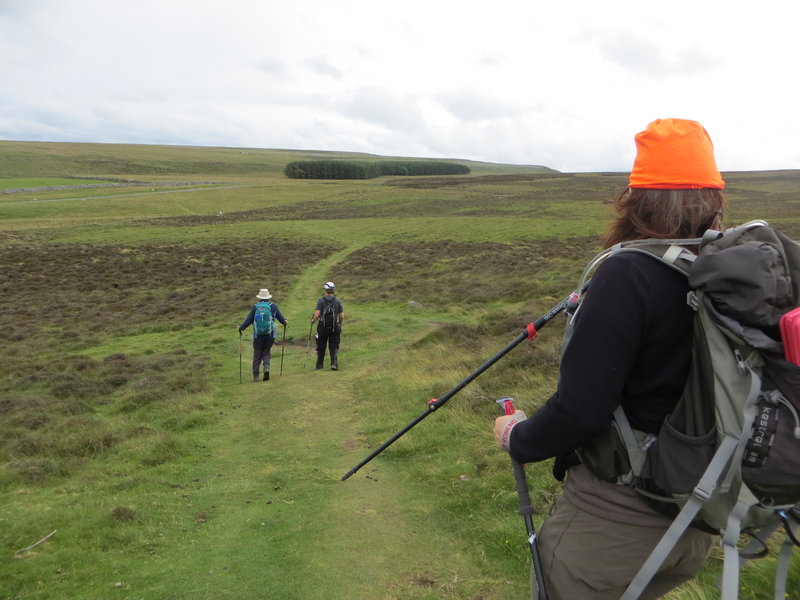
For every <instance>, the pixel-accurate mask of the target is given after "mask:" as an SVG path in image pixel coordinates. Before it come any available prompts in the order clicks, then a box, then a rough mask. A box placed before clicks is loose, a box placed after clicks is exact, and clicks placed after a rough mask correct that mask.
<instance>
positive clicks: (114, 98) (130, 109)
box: [0, 0, 800, 176]
mask: <svg viewBox="0 0 800 600" xmlns="http://www.w3.org/2000/svg"><path fill="white" fill-rule="evenodd" d="M798 6H800V5H798V4H797V0H775V1H772V0H765V1H764V2H760V3H753V2H743V1H741V2H740V1H738V0H725V1H717V0H711V1H706V0H692V1H686V0H671V1H670V2H648V1H647V0H635V1H628V0H620V1H618V0H605V1H599V0H567V1H563V2H561V1H558V0H555V1H554V0H548V1H547V2H542V1H539V0H492V1H481V2H479V1H472V0H400V1H397V2H390V1H386V0H185V1H184V0H0V139H5V140H31V141H69V142H76V141H77V142H111V143H141V144H180V145H203V146H233V147H251V148H253V147H254V148H292V149H311V150H341V151H358V152H369V153H374V154H380V155H390V156H417V157H446V158H466V159H473V160H482V161H490V162H503V163H514V164H537V165H546V166H549V167H552V168H554V169H558V170H560V171H602V170H605V171H627V170H629V169H630V166H631V164H632V161H633V156H634V144H633V135H634V134H635V133H636V132H638V131H641V130H642V129H644V127H645V126H646V125H647V123H648V122H650V121H652V120H653V119H656V118H666V117H682V118H690V119H696V120H698V121H700V122H701V123H702V124H703V125H704V126H705V127H706V129H707V130H708V131H709V133H710V135H711V137H712V139H713V141H714V144H715V147H716V152H717V161H718V164H719V167H720V169H722V170H754V169H797V168H800V118H799V117H798V109H797V106H798V104H799V102H798V94H799V91H798V87H800V84H798V78H797V72H798V69H799V68H800V65H799V64H798V62H799V59H800V52H799V50H800V42H798V37H799V36H798V31H797V23H798V11H799V10H800V9H798V8H797V7H798ZM0 176H2V173H0Z"/></svg>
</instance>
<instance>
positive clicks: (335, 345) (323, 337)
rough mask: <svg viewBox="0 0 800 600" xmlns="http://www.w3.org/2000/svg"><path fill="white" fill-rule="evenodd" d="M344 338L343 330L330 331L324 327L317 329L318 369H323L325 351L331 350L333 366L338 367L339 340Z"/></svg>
mask: <svg viewBox="0 0 800 600" xmlns="http://www.w3.org/2000/svg"><path fill="white" fill-rule="evenodd" d="M341 336H342V331H341V330H336V329H334V330H330V329H324V328H322V327H318V328H317V368H318V369H321V368H322V366H323V363H324V362H325V349H326V348H327V349H329V350H330V354H331V366H334V365H335V366H338V363H337V360H338V353H339V339H340V338H341Z"/></svg>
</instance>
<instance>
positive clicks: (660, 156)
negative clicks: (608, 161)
mask: <svg viewBox="0 0 800 600" xmlns="http://www.w3.org/2000/svg"><path fill="white" fill-rule="evenodd" d="M635 142H636V148H637V154H636V159H635V161H634V164H633V169H632V170H631V173H630V178H629V186H628V188H627V189H625V190H624V191H623V192H622V193H620V194H619V195H618V196H617V198H616V199H615V203H614V207H615V209H616V211H617V217H616V219H615V220H614V221H613V222H612V223H611V225H610V227H609V230H608V232H607V235H606V240H605V244H606V247H611V246H613V245H614V244H616V243H618V242H621V241H628V240H636V239H646V238H660V239H673V238H696V237H701V236H702V235H703V233H704V232H705V231H706V230H708V229H720V228H721V218H722V213H723V209H724V208H725V204H726V202H725V197H724V195H723V192H722V190H723V188H724V185H725V184H724V181H723V180H722V177H721V175H720V172H719V170H718V169H717V166H716V161H715V159H714V150H713V145H712V142H711V139H710V137H709V136H708V133H707V132H706V130H705V129H704V128H703V126H702V125H700V124H699V123H697V122H696V121H690V120H685V119H660V120H656V121H653V122H652V123H650V124H649V125H648V126H647V128H646V129H645V130H644V131H642V132H641V133H639V134H637V135H636V136H635ZM688 291H689V288H688V283H687V280H686V277H685V276H684V275H683V274H681V273H679V272H677V271H674V270H672V269H670V268H668V267H665V266H664V265H663V264H660V263H659V262H658V261H655V260H653V259H652V258H651V257H649V256H646V255H644V254H642V253H638V252H622V253H619V254H614V255H612V256H611V257H609V258H608V259H607V260H606V261H605V262H603V263H602V264H601V265H600V266H599V268H598V269H597V271H596V272H595V274H594V276H593V278H592V282H591V287H590V288H589V292H588V293H587V294H586V296H585V298H584V299H583V301H582V303H581V306H580V309H579V310H578V311H577V312H576V313H575V315H574V317H573V321H572V324H573V328H572V334H571V338H570V340H569V343H568V344H567V345H566V347H565V349H564V351H563V356H562V359H561V365H560V371H559V382H558V386H557V389H556V391H555V393H554V394H553V395H552V396H551V397H550V398H549V399H548V400H547V402H546V403H545V404H544V405H543V406H542V408H540V409H539V410H538V411H536V412H535V413H534V414H533V415H532V416H531V417H530V418H527V417H526V415H525V413H524V412H522V411H520V410H518V411H516V413H515V414H513V415H509V416H502V417H499V418H498V419H497V420H496V422H495V427H494V434H495V438H496V440H497V442H498V445H499V446H500V448H501V449H503V450H506V451H508V452H509V453H510V454H511V456H512V457H513V458H514V459H515V460H516V461H518V462H520V463H523V464H524V463H531V462H538V461H542V460H546V459H550V458H554V459H555V462H554V466H553V474H554V476H555V477H556V479H558V480H561V481H564V480H566V483H565V485H564V488H563V493H562V494H561V495H560V496H559V497H558V498H557V500H556V502H555V505H554V507H553V508H552V510H551V512H550V515H549V516H548V517H547V518H546V519H545V521H544V523H543V524H542V526H541V528H540V531H539V536H538V541H537V543H538V550H539V554H540V556H541V566H542V572H543V576H544V582H545V585H546V589H547V593H548V597H549V599H550V600H573V599H583V598H586V599H588V598H592V599H593V600H605V599H607V600H612V599H613V600H616V599H618V598H619V597H620V596H621V595H622V594H623V592H624V591H625V589H626V588H627V586H628V584H630V582H631V581H632V579H633V577H634V576H635V575H636V573H637V571H638V570H639V567H640V566H641V565H642V563H643V562H644V560H645V559H646V558H647V556H648V555H649V554H650V552H651V551H652V550H653V548H654V547H655V545H656V544H657V543H658V541H659V540H660V539H661V537H662V535H663V534H664V532H665V531H666V530H667V528H668V527H669V525H670V523H671V520H670V519H669V518H668V517H667V516H665V515H662V514H661V513H659V512H657V511H656V510H655V509H654V508H652V507H651V505H650V504H648V503H646V502H645V501H644V500H643V499H642V498H641V497H640V496H638V495H637V493H636V492H634V491H633V489H632V488H630V487H628V486H626V485H618V484H617V483H615V482H614V483H612V482H610V481H609V478H608V477H605V478H604V474H602V473H596V472H593V471H591V470H590V468H589V466H587V465H585V464H583V463H582V462H581V460H580V456H581V453H582V451H584V450H585V449H587V448H591V447H593V445H594V444H598V443H599V442H598V440H601V439H602V437H603V436H604V435H606V434H607V433H608V432H609V426H610V424H611V422H612V415H613V413H614V411H615V410H616V409H618V408H619V407H621V408H622V410H623V411H624V412H625V415H626V416H627V418H628V420H629V422H630V424H631V426H632V427H633V428H634V429H636V430H639V431H642V432H645V433H649V434H653V435H656V434H658V432H659V430H660V428H661V425H662V423H663V421H664V419H665V418H666V416H667V415H668V414H670V413H671V412H672V410H673V408H674V407H675V405H676V404H677V402H678V399H679V397H680V395H681V392H682V390H683V388H684V385H685V383H686V381H687V378H688V374H689V364H690V360H691V347H692V344H691V339H692V322H693V311H692V309H691V308H690V307H689V306H688V305H687V303H686V294H687V292H688ZM714 540H715V537H714V536H712V535H711V534H708V533H705V532H703V531H700V530H698V529H691V528H690V529H688V530H687V532H686V533H685V534H684V535H683V536H682V538H681V539H680V540H679V542H678V543H677V544H676V546H675V548H674V549H673V551H672V552H671V553H670V555H669V557H668V558H667V559H666V560H665V561H664V563H663V565H662V567H661V570H660V571H659V572H658V573H657V574H656V575H655V576H654V577H653V579H652V580H651V582H650V584H649V585H648V587H647V588H646V589H645V591H644V593H643V594H642V595H641V598H660V597H661V596H663V595H664V594H666V593H667V592H668V591H669V590H671V589H673V588H675V587H677V586H678V585H680V584H681V583H683V582H685V581H687V580H689V579H691V578H692V577H694V576H695V574H696V573H697V572H698V571H699V570H700V568H701V567H702V566H703V564H704V562H705V560H706V558H707V556H708V553H709V552H710V550H711V547H712V544H713V542H714ZM531 588H532V590H533V597H534V598H536V597H538V592H537V589H536V586H535V585H532V586H531Z"/></svg>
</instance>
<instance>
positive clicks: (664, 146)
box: [629, 119, 725, 190]
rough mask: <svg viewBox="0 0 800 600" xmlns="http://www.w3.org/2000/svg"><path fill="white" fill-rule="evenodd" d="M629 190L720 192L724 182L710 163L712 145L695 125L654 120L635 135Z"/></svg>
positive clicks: (703, 132) (702, 131)
mask: <svg viewBox="0 0 800 600" xmlns="http://www.w3.org/2000/svg"><path fill="white" fill-rule="evenodd" d="M635 139H636V160H634V162H633V169H632V170H631V176H630V184H629V185H630V187H632V188H649V189H667V190H676V189H678V190H680V189H700V188H715V189H718V190H721V189H723V188H724V187H725V182H724V181H723V180H722V176H721V175H720V173H719V170H718V169H717V163H716V161H715V160H714V145H713V144H712V143H711V138H710V137H709V136H708V132H707V131H706V130H705V129H704V128H703V126H702V125H700V123H698V122H697V121H689V120H686V119H657V120H655V121H653V122H652V123H650V124H649V125H648V126H647V129H645V130H644V131H642V132H641V133H638V134H637V135H636V138H635Z"/></svg>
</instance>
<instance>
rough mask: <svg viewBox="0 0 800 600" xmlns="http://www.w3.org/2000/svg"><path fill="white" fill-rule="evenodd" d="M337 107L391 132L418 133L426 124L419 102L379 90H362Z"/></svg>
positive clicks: (340, 102)
mask: <svg viewBox="0 0 800 600" xmlns="http://www.w3.org/2000/svg"><path fill="white" fill-rule="evenodd" d="M335 105H336V107H337V108H338V109H339V110H340V111H341V112H342V113H344V114H345V115H346V116H347V117H349V118H350V119H354V120H358V121H367V122H370V123H375V124H378V125H382V126H384V127H387V128H389V129H399V130H406V131H407V130H414V129H418V128H419V127H420V126H421V124H422V123H423V122H424V118H423V115H422V111H421V110H420V109H419V106H418V105H417V103H416V101H415V99H414V98H413V97H410V96H408V95H406V94H401V93H396V92H392V91H390V90H386V89H384V88H379V87H362V88H359V89H358V90H356V92H355V93H354V94H353V95H352V96H351V97H349V98H347V99H345V100H342V101H339V102H336V103H335Z"/></svg>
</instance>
